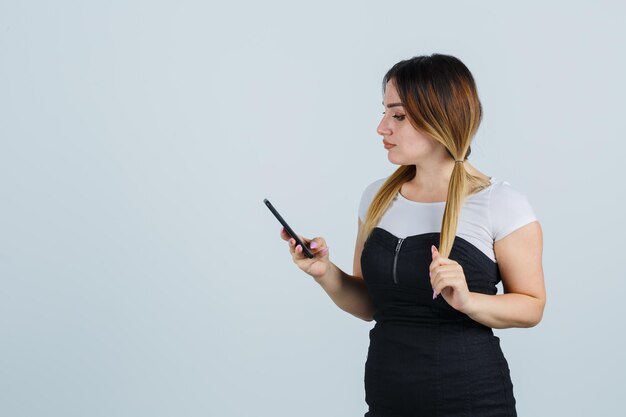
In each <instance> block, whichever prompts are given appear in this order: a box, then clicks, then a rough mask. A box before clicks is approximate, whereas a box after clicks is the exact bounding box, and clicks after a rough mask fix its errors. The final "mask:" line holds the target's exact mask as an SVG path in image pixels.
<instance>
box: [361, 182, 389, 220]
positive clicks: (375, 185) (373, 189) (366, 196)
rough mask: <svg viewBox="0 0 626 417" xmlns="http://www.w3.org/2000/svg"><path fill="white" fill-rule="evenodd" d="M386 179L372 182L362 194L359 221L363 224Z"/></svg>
mask: <svg viewBox="0 0 626 417" xmlns="http://www.w3.org/2000/svg"><path fill="white" fill-rule="evenodd" d="M386 179H387V178H380V179H378V180H376V181H374V182H372V183H371V184H369V185H368V186H367V187H365V189H364V190H363V192H362V193H361V201H360V202H359V219H361V221H362V222H363V223H365V216H366V215H367V210H368V209H369V207H370V204H372V201H373V200H374V196H375V195H376V193H377V192H378V190H379V189H380V187H381V186H382V185H383V183H384V182H385V180H386Z"/></svg>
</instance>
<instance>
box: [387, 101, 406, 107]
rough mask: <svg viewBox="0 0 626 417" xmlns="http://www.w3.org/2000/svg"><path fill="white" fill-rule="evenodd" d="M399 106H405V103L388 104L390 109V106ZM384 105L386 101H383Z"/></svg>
mask: <svg viewBox="0 0 626 417" xmlns="http://www.w3.org/2000/svg"><path fill="white" fill-rule="evenodd" d="M398 106H401V107H404V104H402V103H391V104H387V108H388V109H390V108H392V107H398ZM383 107H385V102H384V101H383Z"/></svg>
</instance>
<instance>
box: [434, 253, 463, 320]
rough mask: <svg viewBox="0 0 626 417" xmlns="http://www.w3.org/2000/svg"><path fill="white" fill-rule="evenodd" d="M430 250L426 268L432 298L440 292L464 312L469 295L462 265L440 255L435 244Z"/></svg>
mask: <svg viewBox="0 0 626 417" xmlns="http://www.w3.org/2000/svg"><path fill="white" fill-rule="evenodd" d="M431 252H432V257H433V261H432V262H431V263H430V266H429V267H428V269H429V270H430V285H432V287H433V300H434V299H435V298H436V297H437V296H438V295H439V294H440V293H441V295H442V296H443V299H444V300H446V302H447V303H448V304H449V305H450V306H451V307H452V308H454V309H456V310H458V311H460V312H462V313H464V312H465V310H467V309H468V307H469V303H470V298H471V296H470V291H469V289H468V288H467V281H466V279H465V274H464V273H463V267H462V266H461V265H460V264H459V263H458V262H456V261H453V260H452V259H448V258H445V257H443V256H441V255H440V254H439V251H438V250H437V248H436V247H435V245H433V246H432V247H431Z"/></svg>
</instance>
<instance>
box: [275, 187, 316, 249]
mask: <svg viewBox="0 0 626 417" xmlns="http://www.w3.org/2000/svg"><path fill="white" fill-rule="evenodd" d="M263 202H264V203H265V205H266V206H267V208H268V209H270V211H271V212H272V213H273V214H274V216H276V218H277V219H278V221H279V222H280V223H281V224H282V225H283V226H285V230H287V233H289V236H291V237H292V238H294V239H295V240H296V246H297V245H300V246H302V253H304V255H305V256H306V257H307V258H313V257H315V255H313V254H312V253H311V251H310V250H309V248H307V247H306V245H305V244H304V243H302V241H301V240H300V238H298V235H296V233H295V232H294V231H293V230H292V229H291V227H289V225H288V224H287V222H286V221H285V219H283V217H282V216H281V215H280V214H278V211H276V209H275V208H274V206H273V205H272V203H270V201H269V200H268V199H267V198H264V199H263Z"/></svg>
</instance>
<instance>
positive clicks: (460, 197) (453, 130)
mask: <svg viewBox="0 0 626 417" xmlns="http://www.w3.org/2000/svg"><path fill="white" fill-rule="evenodd" d="M391 80H393V83H394V84H395V85H396V88H397V90H398V95H399V96H400V99H401V101H402V103H404V108H405V110H406V112H407V116H408V117H407V119H408V120H409V121H410V123H411V125H412V126H413V127H414V128H415V129H416V130H418V131H420V132H422V133H424V134H426V135H427V136H429V137H431V138H433V139H435V140H436V141H438V142H439V143H441V144H442V145H443V146H445V148H446V149H447V151H448V153H449V154H450V156H451V157H452V158H453V159H454V160H465V159H467V157H469V155H470V153H471V147H470V145H471V142H472V139H473V137H474V135H475V134H476V131H477V130H478V127H479V126H480V122H481V120H482V105H481V104H480V100H479V99H478V93H477V89H476V83H475V82H474V77H473V76H472V74H471V73H470V71H469V69H467V67H466V66H465V65H464V64H463V63H462V62H461V61H460V60H459V59H458V58H455V57H453V56H450V55H441V54H432V55H430V56H427V55H426V56H416V57H413V58H411V59H407V60H403V61H400V62H398V63H397V64H395V65H394V66H393V67H391V69H390V70H389V71H387V73H386V74H385V76H384V78H383V95H384V91H385V88H386V86H387V82H389V81H391ZM415 174H416V169H415V165H402V166H400V167H399V168H398V169H396V170H395V171H394V172H393V173H392V174H391V175H390V176H389V177H388V178H387V180H386V181H385V182H384V184H383V185H382V186H381V187H380V189H379V190H378V192H377V193H376V195H375V196H374V199H373V200H372V203H371V204H370V206H369V208H368V210H367V215H366V218H365V222H364V225H363V232H362V233H363V235H364V236H366V239H367V237H369V235H370V234H371V232H372V230H373V229H374V227H376V225H377V224H378V222H379V221H380V219H381V217H382V216H383V214H384V213H385V212H386V211H387V208H388V207H389V205H391V202H392V201H393V199H394V197H395V196H396V194H397V193H398V192H399V191H400V188H401V187H402V184H404V183H405V182H407V181H410V180H411V179H413V178H414V177H415ZM488 185H489V182H488V181H487V182H486V181H485V180H484V179H482V178H480V177H477V176H474V175H471V174H470V173H469V172H467V171H466V170H465V167H464V164H461V163H455V164H454V168H453V170H452V175H451V177H450V183H449V184H448V195H447V198H446V205H445V209H444V212H443V220H442V224H441V235H440V241H439V248H438V250H439V253H440V254H441V256H444V257H449V255H450V251H451V250H452V245H453V244H454V237H455V235H456V229H457V224H458V220H459V213H460V211H461V206H462V205H463V202H464V200H465V198H466V197H467V196H466V195H465V190H466V189H470V190H471V193H475V192H478V191H479V190H481V189H483V188H484V187H487V186H488ZM471 193H470V194H471Z"/></svg>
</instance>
